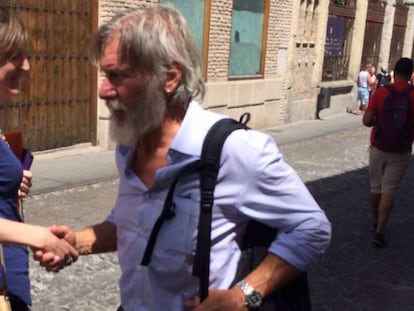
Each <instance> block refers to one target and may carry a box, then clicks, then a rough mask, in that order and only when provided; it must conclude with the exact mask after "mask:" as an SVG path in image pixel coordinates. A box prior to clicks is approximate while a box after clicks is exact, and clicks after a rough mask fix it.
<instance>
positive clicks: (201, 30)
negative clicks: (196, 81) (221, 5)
mask: <svg viewBox="0 0 414 311" xmlns="http://www.w3.org/2000/svg"><path fill="white" fill-rule="evenodd" d="M160 2H161V3H163V2H170V3H173V4H174V5H175V6H176V7H177V9H178V10H180V12H181V13H182V14H183V15H184V17H185V19H186V21H187V24H188V28H189V29H190V33H191V36H192V38H193V40H194V42H195V44H196V46H197V48H198V50H199V52H200V53H201V55H202V62H203V71H204V75H205V76H206V71H207V65H206V64H207V55H208V34H209V21H210V15H209V14H210V2H211V0H191V1H188V0H160Z"/></svg>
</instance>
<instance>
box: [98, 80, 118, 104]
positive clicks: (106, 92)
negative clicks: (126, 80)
mask: <svg viewBox="0 0 414 311" xmlns="http://www.w3.org/2000/svg"><path fill="white" fill-rule="evenodd" d="M98 95H99V97H100V98H102V99H114V98H115V97H116V96H117V92H116V90H115V88H114V86H113V85H112V83H111V82H109V80H108V78H104V79H103V80H102V83H101V86H100V87H99V92H98Z"/></svg>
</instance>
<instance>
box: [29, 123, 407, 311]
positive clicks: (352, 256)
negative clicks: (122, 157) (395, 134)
mask: <svg viewBox="0 0 414 311" xmlns="http://www.w3.org/2000/svg"><path fill="white" fill-rule="evenodd" d="M368 133H369V130H368V129H367V128H363V127H360V128H356V129H351V130H343V131H340V132H337V133H333V134H329V135H326V136H321V137H318V138H314V139H310V140H307V141H301V142H296V143H292V144H286V145H282V146H281V147H280V149H281V150H282V152H283V154H284V156H285V158H286V160H287V161H288V163H290V164H291V165H292V166H293V167H294V168H295V170H296V171H297V172H298V173H299V175H300V176H301V177H302V179H303V180H304V181H305V182H306V183H307V185H308V187H309V189H310V190H311V192H312V193H313V195H314V196H315V198H316V199H317V201H318V202H319V204H320V205H321V207H322V208H323V209H324V210H325V211H326V213H327V215H328V217H329V219H330V220H331V222H332V224H333V238H332V243H331V246H330V248H329V249H328V251H327V252H326V254H325V255H324V256H323V257H322V258H321V261H320V262H319V263H318V265H316V266H315V267H313V268H312V269H311V271H310V272H309V282H310V287H311V297H312V301H313V306H314V311H325V310H329V311H330V310H339V311H347V310H350V311H352V310H361V311H362V310H368V311H370V310H372V311H374V310H375V311H382V310H384V311H394V310H395V311H397V310H403V311H405V310H414V264H413V262H414V261H413V259H414V258H413V257H414V256H413V255H414V252H413V249H414V248H413V246H414V235H413V234H412V233H413V228H414V226H413V223H414V217H413V213H412V212H411V209H410V207H411V206H410V205H411V202H412V201H413V194H412V193H410V191H409V189H412V187H413V186H414V185H413V183H414V175H413V167H412V165H411V166H410V168H409V171H408V173H407V176H406V178H405V180H404V183H403V184H402V187H401V189H400V191H399V193H398V198H397V200H396V204H395V205H396V208H395V210H394V211H393V214H392V217H391V220H390V223H389V227H388V231H387V238H388V239H389V242H390V245H389V247H387V248H385V249H381V250H378V249H373V248H372V247H370V239H371V234H372V233H371V232H370V231H369V225H370V218H369V204H368V189H369V187H368V177H367V167H366V166H367V158H368V152H367V150H368ZM276 136H277V135H276ZM116 190H117V181H116V180H113V181H109V182H108V181H107V182H100V183H97V184H94V185H90V186H82V187H75V188H72V189H66V190H60V191H56V192H51V193H46V194H41V195H35V196H32V197H30V198H29V199H27V200H26V203H25V211H26V220H27V222H31V223H37V224H42V225H50V224H53V223H65V224H68V225H69V226H71V227H73V228H79V227H82V226H84V225H87V224H91V223H95V222H97V221H101V220H102V219H103V218H104V217H105V215H106V214H107V212H108V211H109V210H110V208H111V207H112V204H113V201H114V198H115V194H116ZM118 277H119V268H118V266H117V259H116V257H115V255H114V254H110V255H99V256H98V255H95V256H86V257H81V258H80V259H79V260H78V262H77V263H75V264H73V265H72V266H71V267H69V268H67V269H66V270H64V271H62V272H60V273H58V274H52V273H47V272H45V271H44V270H43V269H42V268H40V267H39V266H38V265H37V263H34V262H31V279H32V293H33V309H34V311H39V310H46V311H47V310H77V311H94V310H99V311H102V310H108V311H109V310H115V309H116V307H117V305H118V304H119V298H118V291H117V280H118Z"/></svg>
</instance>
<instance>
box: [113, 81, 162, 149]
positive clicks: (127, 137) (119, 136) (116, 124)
mask: <svg viewBox="0 0 414 311" xmlns="http://www.w3.org/2000/svg"><path fill="white" fill-rule="evenodd" d="M112 105H113V106H117V107H118V108H121V110H122V111H123V118H122V120H118V119H117V118H116V116H115V115H112V116H111V118H110V122H109V134H110V137H111V139H112V140H113V141H114V142H115V143H117V144H119V145H124V146H129V147H133V146H135V144H136V143H137V142H138V140H139V139H141V138H142V137H143V136H144V135H145V134H147V133H148V132H150V131H152V130H154V129H155V128H157V127H158V126H159V125H160V124H161V122H162V120H163V119H164V116H165V112H166V100H165V98H164V94H163V93H162V92H160V91H159V90H158V89H157V88H154V87H151V86H150V85H149V86H148V88H147V90H146V91H145V93H144V94H142V95H141V96H140V98H137V99H136V101H135V106H134V107H132V108H127V106H126V105H125V104H123V103H121V102H114V103H113V104H112Z"/></svg>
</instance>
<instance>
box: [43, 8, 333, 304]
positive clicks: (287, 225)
mask: <svg viewBox="0 0 414 311" xmlns="http://www.w3.org/2000/svg"><path fill="white" fill-rule="evenodd" d="M92 47H93V50H92V55H94V59H96V61H97V63H98V64H99V67H100V70H101V71H102V73H103V74H104V78H103V81H102V83H101V86H100V89H99V96H100V97H101V98H102V99H104V100H106V103H107V107H108V109H109V111H110V123H111V124H110V128H111V136H112V138H113V139H114V140H115V141H116V143H117V146H116V162H117V166H118V171H119V174H120V186H119V189H118V195H117V199H116V202H115V205H114V208H113V210H112V212H111V213H110V215H109V216H108V217H107V218H106V219H105V220H104V221H103V222H101V223H99V224H95V225H92V226H88V227H86V228H83V229H79V230H76V231H72V230H71V229H70V228H68V227H65V226H61V227H60V229H59V230H57V231H55V232H56V234H57V235H58V236H62V237H64V238H65V239H67V240H68V241H70V242H71V243H72V244H73V245H75V246H76V248H77V249H78V250H79V251H80V253H81V254H83V255H87V254H92V253H100V252H108V251H115V250H116V251H117V253H118V258H119V263H120V266H121V271H122V275H121V278H120V281H119V287H120V294H121V302H122V307H121V308H120V309H119V310H122V309H123V310H125V311H138V310H140V311H164V310H165V311H182V310H193V309H197V310H200V311H201V310H212V309H214V310H217V311H220V310H222V311H228V310H244V309H245V308H246V307H247V308H253V307H257V306H258V305H260V304H261V301H262V297H266V296H267V295H268V294H269V293H270V292H272V290H274V289H279V288H280V287H282V286H284V285H285V284H286V283H288V282H290V281H292V280H294V279H297V278H298V277H299V276H300V275H301V274H302V272H303V271H307V269H308V268H309V267H310V266H312V265H313V264H314V263H315V262H316V261H317V260H318V259H319V258H320V256H321V255H322V254H323V253H324V250H325V249H326V247H327V246H328V244H329V241H330V236H331V225H330V222H329V221H328V219H327V217H326V215H325V213H324V212H323V211H322V210H321V208H320V207H319V206H318V204H317V203H316V202H315V200H314V199H313V198H312V196H311V194H310V193H309V191H308V190H307V188H306V187H305V185H304V184H303V182H302V181H301V180H300V178H299V177H298V175H297V174H296V173H295V172H294V170H293V169H292V168H291V167H290V166H289V165H288V164H286V162H285V161H284V160H283V157H282V155H281V153H280V151H279V150H278V148H277V145H276V144H275V142H274V141H273V139H272V138H271V137H270V136H268V135H265V134H264V133H261V132H259V131H254V130H237V131H235V132H233V133H232V134H230V135H229V136H228V137H227V139H226V141H225V143H224V146H223V149H222V155H221V161H220V170H219V173H218V178H217V184H216V187H215V190H214V193H213V194H214V200H213V202H214V203H213V206H212V223H211V227H210V228H211V231H210V233H211V252H210V255H211V256H210V278H209V280H207V281H208V283H209V289H210V291H209V294H208V297H207V298H206V299H205V300H203V301H202V302H200V300H199V299H198V298H199V296H198V287H199V286H198V284H199V279H198V278H197V277H195V276H194V275H193V274H192V268H193V263H194V260H195V258H194V254H195V246H196V244H197V243H196V239H197V227H198V220H199V216H200V205H199V204H200V188H199V186H200V184H199V174H198V173H197V171H191V172H188V174H184V175H180V177H181V178H180V179H178V182H177V183H176V184H174V180H176V179H175V178H176V177H177V176H178V174H179V173H180V172H186V171H183V169H184V168H186V169H189V166H188V165H190V164H194V162H196V161H197V160H199V159H200V156H201V149H202V144H203V141H204V138H205V136H206V134H207V132H208V130H209V129H210V128H211V127H212V125H213V124H215V123H216V122H217V121H218V120H220V119H223V118H225V116H223V115H220V114H217V113H214V112H212V111H209V110H205V109H203V108H202V107H201V105H200V104H199V103H198V102H197V101H196V99H195V98H196V97H197V98H199V99H202V98H203V95H204V90H205V85H204V81H203V79H202V76H203V75H202V70H201V60H200V55H199V53H198V51H197V47H196V45H195V44H194V42H193V41H192V39H191V35H190V33H189V30H188V26H187V23H186V21H185V19H184V17H183V16H182V14H181V13H180V12H179V11H178V10H177V9H176V8H175V7H174V6H173V5H171V4H158V5H154V6H151V7H147V8H143V9H138V10H127V11H125V12H122V13H120V14H118V15H117V16H115V17H114V18H113V19H111V20H110V21H108V22H107V23H105V24H104V25H102V26H101V27H100V28H99V29H98V31H97V33H96V34H95V36H94V37H93V44H92ZM190 167H191V166H190ZM186 173H187V172H186ZM171 185H175V190H174V192H173V198H172V201H173V204H172V207H173V213H172V212H171V209H170V207H171V206H170V205H168V206H170V207H169V208H168V209H167V211H168V213H167V212H165V213H164V212H162V211H163V209H164V208H163V206H164V202H165V200H166V197H167V193H168V192H169V189H170V186H171ZM165 214H168V216H166V217H167V218H168V219H167V220H165V221H164V222H163V224H162V226H161V229H160V230H159V231H158V235H157V238H156V242H155V243H154V244H152V245H153V248H152V250H151V253H152V256H151V261H150V263H149V264H148V265H146V264H142V259H143V258H144V253H146V252H145V249H146V247H147V245H148V242H149V241H150V237H151V236H152V235H151V232H152V231H153V228H154V229H155V228H159V227H158V226H157V225H156V227H154V224H159V222H158V221H157V219H159V218H158V217H159V216H160V215H161V216H162V215H165ZM162 219H164V218H162ZM252 219H254V220H256V221H258V222H262V223H265V224H267V225H268V226H270V227H272V228H275V229H277V231H278V233H277V235H275V236H274V239H272V240H273V241H272V242H271V244H270V246H269V248H268V252H267V254H266V256H265V257H264V259H263V261H261V262H260V263H259V265H258V267H257V268H256V269H255V270H253V271H251V272H250V273H247V274H245V275H244V276H243V281H241V279H238V280H236V281H237V282H239V281H241V282H239V283H238V285H233V280H234V278H235V275H236V270H237V265H238V262H239V259H240V254H241V249H240V245H239V243H238V242H239V241H241V238H242V237H243V233H244V232H245V229H246V224H247V222H248V221H249V220H252ZM36 259H37V260H40V261H41V263H42V264H43V265H44V266H46V267H47V268H48V269H49V270H52V271H59V270H60V269H61V268H62V266H60V265H56V266H53V265H48V262H47V256H44V255H43V254H42V253H41V252H37V253H36Z"/></svg>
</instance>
